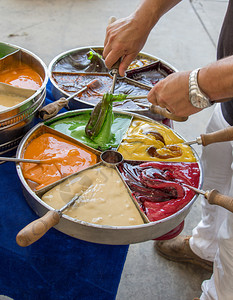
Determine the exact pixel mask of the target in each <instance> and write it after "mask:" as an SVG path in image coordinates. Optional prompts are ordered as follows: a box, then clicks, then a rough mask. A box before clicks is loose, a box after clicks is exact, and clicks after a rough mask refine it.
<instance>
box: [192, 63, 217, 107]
mask: <svg viewBox="0 0 233 300" xmlns="http://www.w3.org/2000/svg"><path fill="white" fill-rule="evenodd" d="M199 70H200V68H199V69H196V70H193V71H192V72H191V73H190V75H189V100H190V102H191V103H192V105H193V106H194V107H197V108H206V107H209V106H211V105H212V104H213V102H211V100H210V98H209V97H208V96H207V95H205V94H204V93H203V92H202V91H201V90H200V88H199V85H198V82H197V75H198V72H199Z"/></svg>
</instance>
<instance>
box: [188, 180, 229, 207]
mask: <svg viewBox="0 0 233 300" xmlns="http://www.w3.org/2000/svg"><path fill="white" fill-rule="evenodd" d="M182 184H183V185H184V186H186V187H188V188H189V189H191V190H193V191H194V192H196V193H197V194H201V195H203V196H204V197H205V198H206V199H207V200H208V202H209V204H214V205H219V206H222V207H224V208H226V209H227V210H229V211H231V212H233V198H232V197H229V196H226V195H223V194H220V193H219V192H218V191H217V190H215V189H213V190H211V191H203V190H200V189H197V188H195V187H193V186H190V185H188V184H185V183H182Z"/></svg>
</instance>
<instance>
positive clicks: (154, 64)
mask: <svg viewBox="0 0 233 300" xmlns="http://www.w3.org/2000/svg"><path fill="white" fill-rule="evenodd" d="M90 49H93V50H94V51H95V52H97V53H98V54H102V52H103V46H90V47H80V48H75V49H72V50H68V51H66V52H63V53H61V54H59V55H57V56H56V57H55V58H54V59H53V60H52V61H51V62H50V64H49V66H48V75H49V78H50V81H51V83H52V93H53V96H54V97H55V99H56V100H57V99H59V98H61V97H64V96H65V97H67V96H70V95H71V94H72V93H71V92H70V93H69V92H67V91H65V90H64V89H63V88H61V86H59V84H58V83H57V82H56V80H55V78H54V76H53V72H54V73H56V74H58V73H63V72H65V73H67V72H68V73H69V72H70V74H74V73H86V74H87V76H90V80H92V79H93V77H95V76H98V75H99V74H101V72H99V71H98V72H89V71H88V72H86V71H85V70H84V71H83V70H80V69H79V68H78V67H77V68H76V66H75V67H73V66H71V65H69V63H70V62H69V59H70V57H72V61H75V60H76V59H78V58H79V57H81V56H83V55H84V54H83V53H85V51H86V52H87V51H88V50H90ZM137 58H138V59H145V60H148V61H149V62H150V63H149V64H148V65H145V66H142V67H137V68H134V69H128V70H127V71H126V76H125V77H124V78H122V77H121V79H119V80H121V81H125V82H126V83H129V84H130V85H132V86H136V87H140V88H141V89H143V90H145V92H144V94H145V93H146V94H147V93H148V91H149V90H150V89H151V88H152V86H153V84H151V85H149V84H145V83H144V82H143V81H142V82H140V79H139V78H138V77H139V76H138V74H141V73H143V72H147V71H148V70H149V69H150V68H154V70H155V69H156V70H157V71H158V73H160V74H161V76H163V77H166V76H167V75H169V74H171V73H174V72H176V71H177V69H176V68H175V67H173V66H172V65H170V64H169V63H167V62H166V61H164V60H162V59H160V58H158V57H156V56H152V55H150V54H147V53H145V52H140V53H139V54H138V56H137ZM60 65H61V66H60ZM109 75H110V76H111V71H109V70H107V69H106V70H104V72H103V73H102V76H109ZM145 103H147V104H148V102H147V100H145ZM94 105H95V104H93V103H90V101H87V100H85V99H82V97H80V98H75V99H71V100H70V102H69V107H70V109H71V110H73V109H80V108H91V107H93V106H94ZM130 106H132V107H131V108H130ZM130 106H129V107H128V106H127V104H124V106H123V107H122V108H121V107H120V106H119V109H122V110H125V111H132V112H135V113H139V114H142V115H145V116H148V117H151V118H153V119H157V120H158V119H163V117H162V116H160V115H156V117H155V115H154V114H153V113H151V112H150V111H149V110H148V108H146V107H143V106H141V107H140V106H138V105H136V104H133V102H132V101H131V102H130ZM114 109H118V107H114Z"/></svg>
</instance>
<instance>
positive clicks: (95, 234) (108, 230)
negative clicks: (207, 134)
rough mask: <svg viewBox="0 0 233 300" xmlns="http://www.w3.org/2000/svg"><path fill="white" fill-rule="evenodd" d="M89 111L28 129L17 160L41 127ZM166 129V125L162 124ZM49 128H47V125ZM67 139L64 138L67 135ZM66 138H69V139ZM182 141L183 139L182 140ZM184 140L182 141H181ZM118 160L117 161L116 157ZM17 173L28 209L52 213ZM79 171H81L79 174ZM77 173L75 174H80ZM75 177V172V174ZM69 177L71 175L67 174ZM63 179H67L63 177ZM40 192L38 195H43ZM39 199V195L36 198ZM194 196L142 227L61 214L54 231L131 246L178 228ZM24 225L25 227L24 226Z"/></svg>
mask: <svg viewBox="0 0 233 300" xmlns="http://www.w3.org/2000/svg"><path fill="white" fill-rule="evenodd" d="M88 111H91V110H90V109H81V110H78V111H70V112H66V113H63V114H60V115H58V116H56V117H54V118H53V119H50V120H49V121H48V122H45V123H41V124H38V125H36V126H35V127H34V128H32V129H31V130H30V131H29V132H28V133H27V134H26V135H25V137H24V138H23V139H22V140H21V142H20V145H19V147H18V149H17V157H18V158H20V157H23V155H24V150H25V148H26V147H27V145H28V143H30V140H31V139H33V135H35V132H36V131H37V130H38V129H39V128H40V127H41V126H48V125H49V124H51V123H52V122H53V121H55V120H59V119H62V118H67V117H72V116H75V115H77V114H80V113H82V112H88ZM119 113H120V114H126V115H129V116H131V117H132V118H134V117H135V118H139V119H141V120H144V121H149V122H155V121H153V120H151V119H149V118H147V117H143V116H141V115H138V114H135V113H129V112H119V111H117V114H119ZM164 126H165V127H166V125H164ZM48 127H49V126H48ZM174 133H175V134H176V135H177V136H179V137H180V138H182V137H181V136H180V135H179V134H177V133H176V132H174ZM67 137H68V136H67ZM69 138H70V137H69ZM182 139H183V138H182ZM183 140H184V139H183ZM192 152H193V154H194V156H195V158H196V161H197V164H198V167H199V170H200V178H199V188H201V186H202V167H201V164H200V161H199V158H198V155H197V154H196V152H195V151H194V150H193V149H192ZM120 160H121V158H120ZM16 168H17V173H18V176H19V179H20V181H21V184H22V188H23V193H24V196H25V198H26V201H27V202H28V204H29V206H30V207H31V208H32V209H33V210H34V211H35V212H36V214H37V215H38V216H43V215H44V214H45V213H46V212H48V211H49V210H52V209H53V208H51V207H50V206H49V205H48V204H46V203H45V202H43V201H42V200H41V198H40V197H39V196H38V195H39V194H40V192H39V193H36V192H34V191H33V190H32V189H31V188H30V187H29V185H28V184H27V182H26V180H25V178H24V176H23V173H22V169H21V165H20V164H17V166H16ZM80 172H82V171H80ZM80 172H78V173H80ZM76 174H77V173H76ZM71 176H73V175H71ZM66 178H67V177H66ZM66 178H64V179H61V180H60V181H59V182H56V183H54V184H52V185H49V186H47V187H46V188H45V190H44V191H43V192H45V191H47V190H49V189H51V188H52V187H53V186H56V185H57V184H58V183H60V182H62V181H63V180H65V179H66ZM43 192H42V194H43ZM40 196H41V195H40ZM196 198H197V196H196V195H195V196H194V197H193V198H192V199H191V201H190V202H189V203H187V204H186V205H185V206H184V207H183V208H182V209H180V210H179V211H177V212H176V213H174V214H173V215H171V216H168V217H166V218H164V219H161V220H158V221H155V222H149V223H145V224H142V225H136V226H107V225H96V224H91V223H87V222H85V221H80V220H77V219H73V218H71V217H69V216H67V215H65V214H63V216H62V218H61V220H60V222H59V223H58V225H56V226H55V228H56V229H57V230H59V231H61V232H63V233H65V234H67V235H70V236H72V237H75V238H78V239H82V240H85V241H89V242H95V243H103V244H114V245H122V244H132V243H138V242H143V241H147V240H150V239H156V238H159V237H161V236H163V235H165V234H167V233H168V232H170V231H172V230H173V229H174V228H176V227H177V226H179V225H180V224H181V223H182V222H183V221H184V219H185V217H186V216H187V214H188V213H189V211H190V209H191V207H192V205H193V203H194V202H195V200H196ZM25 225H26V224H25Z"/></svg>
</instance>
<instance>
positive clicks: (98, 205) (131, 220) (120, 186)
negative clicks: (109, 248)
mask: <svg viewBox="0 0 233 300" xmlns="http://www.w3.org/2000/svg"><path fill="white" fill-rule="evenodd" d="M75 195H79V198H78V200H77V201H76V202H75V204H74V205H73V206H72V207H70V208H68V209H67V210H65V211H64V212H63V213H65V214H66V215H68V216H70V217H73V218H76V219H78V220H82V221H86V222H89V223H94V224H101V225H110V226H131V225H139V224H143V223H144V222H143V219H142V217H141V215H140V213H139V211H138V209H137V208H136V206H135V204H134V203H133V200H132V199H131V197H130V195H129V193H128V191H127V189H126V187H125V185H124V183H123V182H122V180H121V177H120V176H119V174H118V173H117V171H116V170H115V169H113V168H108V167H106V166H103V165H100V166H98V167H95V168H91V169H86V170H84V171H82V172H80V173H79V174H78V175H74V176H72V177H70V178H68V179H66V180H65V181H64V182H62V183H61V184H59V185H57V186H56V187H54V188H53V189H51V190H50V191H48V192H47V193H45V194H44V195H43V197H42V200H43V201H45V202H46V203H47V204H49V205H50V206H52V207H53V208H55V209H60V208H61V207H62V206H64V205H65V204H66V203H67V202H68V201H69V200H70V199H71V198H72V197H74V196H75Z"/></svg>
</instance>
